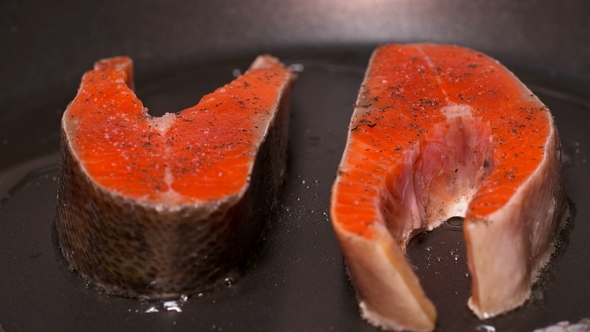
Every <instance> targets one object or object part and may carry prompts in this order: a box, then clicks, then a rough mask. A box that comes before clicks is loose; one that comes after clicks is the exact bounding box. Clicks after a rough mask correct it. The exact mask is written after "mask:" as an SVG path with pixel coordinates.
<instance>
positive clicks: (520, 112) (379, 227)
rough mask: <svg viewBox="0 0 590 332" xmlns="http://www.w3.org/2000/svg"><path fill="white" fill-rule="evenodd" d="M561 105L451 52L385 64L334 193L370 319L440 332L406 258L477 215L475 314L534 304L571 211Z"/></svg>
mask: <svg viewBox="0 0 590 332" xmlns="http://www.w3.org/2000/svg"><path fill="white" fill-rule="evenodd" d="M560 158H561V157H560V141H559V137H558V132H557V128H556V125H555V123H554V120H553V117H552V115H551V113H550V111H549V109H548V108H547V107H546V106H545V105H544V104H543V103H541V101H539V99H537V97H536V96H534V95H533V93H531V91H530V90H528V89H527V88H526V86H525V85H524V84H523V83H521V82H520V81H519V80H518V79H517V78H516V77H515V76H514V75H513V74H512V73H511V72H509V71H508V70H507V69H506V68H504V67H503V66H502V65H500V64H499V63H498V62H497V61H495V60H493V59H491V58H490V57H488V56H485V55H483V54H481V53H478V52H476V51H473V50H470V49H467V48H462V47H457V46H449V45H435V44H408V45H384V46H381V47H379V48H378V49H377V50H376V51H375V52H374V53H373V55H372V57H371V60H370V63H369V66H368V69H367V71H366V74H365V78H364V81H363V83H362V86H361V88H360V92H359V94H358V99H357V101H356V104H355V106H354V113H353V115H352V119H351V123H350V128H349V133H348V140H347V143H346V147H345V150H344V154H343V157H342V160H341V163H340V166H339V169H338V174H337V177H336V180H335V183H334V185H333V188H332V197H331V207H330V210H331V218H332V224H333V227H334V230H335V233H336V235H337V238H338V241H339V243H340V246H341V248H342V252H343V255H344V258H345V260H346V263H347V268H348V272H349V274H350V276H351V279H352V281H353V284H354V285H355V288H356V290H357V294H358V297H359V302H360V309H361V314H362V316H363V317H364V318H365V319H366V320H368V321H369V322H371V323H372V324H374V325H378V326H381V327H383V328H386V329H393V330H415V331H431V330H433V329H434V328H435V324H436V316H437V314H436V309H435V306H434V305H433V303H432V302H431V301H430V300H429V299H428V298H427V296H426V294H425V293H424V291H423V289H422V287H421V285H420V282H419V280H418V277H417V276H416V274H415V273H414V271H413V268H412V266H411V264H410V263H409V262H408V260H407V258H406V256H405V251H406V246H407V244H408V242H409V241H410V239H411V238H412V237H413V236H414V235H416V234H418V233H420V232H423V231H429V230H432V229H434V228H436V227H437V226H439V225H441V223H443V222H444V221H445V220H447V219H449V218H451V217H455V216H459V217H464V221H463V233H464V236H465V243H466V251H467V260H468V268H469V271H470V275H471V282H472V285H471V298H470V299H469V302H468V305H469V308H471V310H472V311H473V312H474V313H475V314H476V315H477V316H478V317H479V318H480V319H486V318H489V317H492V316H495V315H498V314H501V313H504V312H507V311H509V310H512V309H514V308H516V307H518V306H520V305H522V304H523V303H524V301H525V300H526V299H527V298H529V296H530V293H531V286H532V284H533V283H534V281H535V279H536V277H537V275H538V273H539V271H540V269H541V268H542V267H543V266H544V265H545V264H546V263H547V262H548V260H549V259H550V257H551V254H552V252H553V250H554V244H555V242H556V239H557V236H558V234H559V232H560V229H561V228H562V227H563V226H564V223H565V220H566V217H567V215H568V212H567V211H568V209H567V203H566V196H565V191H564V180H563V176H562V170H561V159H560Z"/></svg>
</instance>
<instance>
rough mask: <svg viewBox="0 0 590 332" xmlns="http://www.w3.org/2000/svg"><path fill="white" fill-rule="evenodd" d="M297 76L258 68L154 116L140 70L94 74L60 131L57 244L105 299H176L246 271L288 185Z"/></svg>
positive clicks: (121, 64)
mask: <svg viewBox="0 0 590 332" xmlns="http://www.w3.org/2000/svg"><path fill="white" fill-rule="evenodd" d="M294 80H295V75H294V74H293V73H292V72H291V71H290V70H289V69H288V68H286V67H285V66H283V65H282V64H281V63H280V62H279V61H278V60H277V59H275V58H273V57H271V56H260V57H258V58H257V59H256V60H255V61H254V63H253V64H252V66H251V67H250V69H249V70H248V71H247V72H246V73H245V74H244V75H242V76H240V77H238V78H237V79H235V80H234V81H233V82H231V83H230V84H228V85H226V86H224V87H221V88H219V89H217V90H216V91H215V92H213V93H211V94H208V95H206V96H204V97H203V98H202V99H201V101H200V102H199V104H198V105H196V106H193V107H190V108H188V109H185V110H183V111H181V112H179V113H167V114H165V115H164V116H162V117H153V116H151V115H149V114H147V110H146V109H145V108H144V107H143V105H142V103H141V101H140V100H139V99H138V98H137V97H136V95H135V93H134V92H133V78H132V61H131V59H129V58H127V57H116V58H110V59H105V60H102V61H99V62H97V63H96V64H95V66H94V70H91V71H89V72H87V73H86V74H84V76H83V78H82V83H81V85H80V89H79V91H78V94H77V96H76V97H75V99H74V100H73V101H72V102H71V103H70V105H69V106H68V108H67V109H66V111H65V113H64V115H63V118H62V124H61V167H60V176H59V189H58V207H57V212H58V213H57V215H58V218H57V224H56V225H57V232H58V239H59V243H60V246H61V250H62V253H63V255H64V257H65V258H66V260H67V261H68V262H69V264H70V265H71V267H72V268H73V269H75V270H76V271H78V272H79V273H80V274H81V275H82V276H84V277H85V278H87V279H88V280H90V281H92V282H94V283H96V284H97V285H99V286H100V287H102V288H104V289H105V290H106V291H107V292H110V293H113V294H120V295H124V296H132V297H144V298H167V297H178V296H180V295H182V294H190V293H194V292H196V291H200V290H203V289H206V288H209V287H212V286H213V285H215V284H216V283H217V282H219V281H220V280H223V279H224V278H225V277H227V276H228V275H234V272H236V271H241V269H242V268H243V267H245V264H246V261H247V258H248V255H249V254H250V252H251V251H252V250H253V248H254V246H255V245H256V243H257V242H258V241H259V239H260V235H261V232H262V231H263V226H264V224H265V222H266V221H267V219H269V218H270V213H271V211H272V209H273V207H274V206H275V205H276V203H277V196H278V193H279V189H280V186H281V184H282V181H283V178H284V174H285V155H286V146H287V134H288V122H289V113H288V106H289V95H290V91H291V88H292V86H293V83H294Z"/></svg>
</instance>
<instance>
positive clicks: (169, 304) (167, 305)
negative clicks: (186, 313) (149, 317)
mask: <svg viewBox="0 0 590 332" xmlns="http://www.w3.org/2000/svg"><path fill="white" fill-rule="evenodd" d="M162 305H163V306H164V309H166V311H176V312H182V309H180V303H178V302H177V301H166V302H164V303H163V304H162Z"/></svg>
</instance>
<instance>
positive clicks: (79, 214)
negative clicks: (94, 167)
mask: <svg viewBox="0 0 590 332" xmlns="http://www.w3.org/2000/svg"><path fill="white" fill-rule="evenodd" d="M293 81H294V76H292V77H291V81H290V82H289V83H288V84H287V85H286V86H285V88H284V90H283V91H282V93H281V99H280V103H279V110H278V112H277V114H276V115H275V118H274V121H273V122H272V123H271V124H270V127H269V131H268V133H267V135H266V136H265V137H263V141H262V143H261V145H260V148H259V150H258V152H257V154H256V159H255V162H254V166H253V169H252V173H251V179H250V182H249V184H248V188H247V190H245V191H242V192H241V194H238V195H235V196H232V197H229V198H228V199H224V200H220V201H211V202H208V203H200V204H199V205H195V206H193V205H182V206H181V207H179V208H178V209H176V210H174V209H168V210H166V209H165V210H163V211H158V210H156V207H155V206H154V205H150V204H147V203H138V202H136V201H133V200H131V199H128V198H125V197H123V196H119V195H115V194H113V193H111V192H108V191H106V190H104V189H103V188H101V187H99V186H97V185H96V184H94V183H93V182H92V180H91V179H90V178H89V177H88V175H87V174H86V173H85V172H84V171H83V170H82V168H81V165H80V162H79V160H77V159H76V158H75V157H74V154H73V151H71V146H70V145H69V144H68V137H67V136H66V133H65V131H64V130H63V128H62V131H61V167H60V173H59V185H58V206H57V222H56V227H57V234H58V240H59V244H60V246H61V251H62V253H63V255H64V257H65V258H66V260H67V261H68V262H69V263H70V265H71V267H72V268H73V269H74V270H76V271H78V272H79V273H80V274H81V275H82V276H83V277H84V278H86V279H88V280H89V281H91V282H93V283H95V284H97V285H98V286H100V287H102V288H104V289H105V290H106V291H107V292H109V293H111V294H116V295H122V296H128V297H142V298H153V299H156V298H172V297H178V296H180V295H182V294H191V293H196V292H199V291H202V290H205V289H208V288H211V287H214V286H215V285H216V284H217V283H219V282H220V281H223V279H224V278H225V277H227V276H232V277H234V276H235V275H236V273H238V274H239V273H241V272H242V271H243V270H244V269H245V268H246V267H247V262H248V258H249V255H250V254H251V253H252V251H253V249H254V248H255V247H256V245H257V243H258V242H259V241H260V239H261V235H262V233H263V231H264V228H265V224H266V223H267V221H268V219H270V217H271V214H272V211H273V209H274V207H275V206H276V205H277V201H278V196H279V191H280V187H281V185H282V182H283V179H284V174H285V168H286V160H285V159H286V148H287V138H288V126H289V112H288V107H289V99H290V98H289V97H290V90H291V87H292V85H293ZM154 281H155V282H154Z"/></svg>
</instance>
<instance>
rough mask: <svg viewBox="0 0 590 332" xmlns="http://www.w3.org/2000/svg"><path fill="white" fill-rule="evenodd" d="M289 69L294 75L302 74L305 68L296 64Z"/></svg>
mask: <svg viewBox="0 0 590 332" xmlns="http://www.w3.org/2000/svg"><path fill="white" fill-rule="evenodd" d="M289 69H291V70H292V71H293V72H294V73H300V72H302V71H303V70H304V69H305V67H304V66H303V65H302V64H300V63H294V64H292V65H290V66H289Z"/></svg>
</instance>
